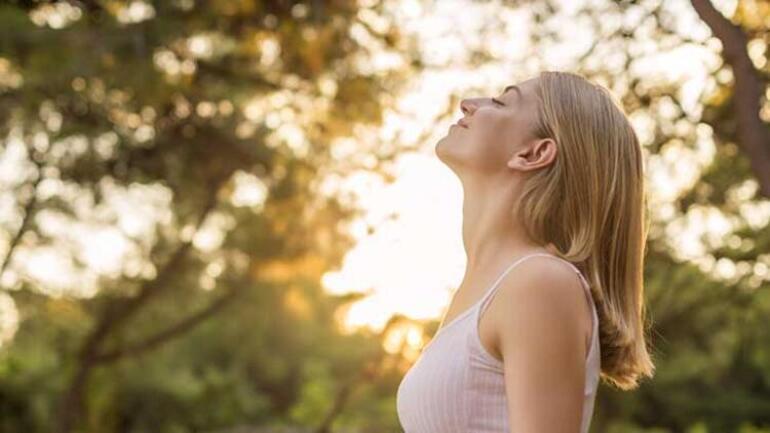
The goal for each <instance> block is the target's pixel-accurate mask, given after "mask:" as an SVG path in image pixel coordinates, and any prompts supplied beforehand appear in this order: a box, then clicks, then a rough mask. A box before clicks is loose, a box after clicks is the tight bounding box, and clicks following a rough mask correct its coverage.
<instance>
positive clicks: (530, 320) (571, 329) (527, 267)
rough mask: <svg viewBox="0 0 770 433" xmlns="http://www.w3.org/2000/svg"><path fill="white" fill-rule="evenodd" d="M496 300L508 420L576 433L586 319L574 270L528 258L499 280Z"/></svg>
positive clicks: (552, 261)
mask: <svg viewBox="0 0 770 433" xmlns="http://www.w3.org/2000/svg"><path fill="white" fill-rule="evenodd" d="M498 296H499V298H498V299H497V302H498V307H497V309H498V315H497V320H496V321H495V322H496V324H495V326H496V328H497V329H496V331H497V334H498V339H499V348H500V353H501V355H502V357H503V371H504V377H505V389H506V395H507V397H508V399H507V401H508V411H509V416H510V422H516V423H517V424H518V425H519V427H520V428H521V429H522V430H526V431H557V430H558V431H567V430H569V431H577V430H576V427H575V426H578V425H579V424H580V420H581V417H582V409H583V395H584V394H583V391H584V387H585V356H586V353H585V350H586V349H585V335H586V334H585V333H586V327H587V325H586V320H590V319H587V318H586V315H585V311H586V310H585V308H586V298H585V289H584V288H583V287H582V286H581V282H580V279H579V276H578V274H577V272H575V270H574V269H572V268H571V267H570V266H569V264H567V263H564V262H562V261H560V260H556V259H553V258H549V257H531V258H528V259H527V260H525V261H524V262H522V263H520V264H519V265H518V267H517V269H516V272H515V276H513V275H512V276H509V277H507V278H504V279H503V281H501V282H500V287H498ZM588 323H590V322H588ZM554 414H558V416H554Z"/></svg>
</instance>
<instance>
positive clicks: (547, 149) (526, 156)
mask: <svg viewBox="0 0 770 433" xmlns="http://www.w3.org/2000/svg"><path fill="white" fill-rule="evenodd" d="M549 143H550V145H549ZM552 153H553V154H554V155H555V154H556V142H555V141H554V140H553V139H552V138H540V139H537V140H535V141H533V142H532V143H530V144H529V145H528V146H527V147H525V148H524V149H522V150H520V151H517V152H515V153H514V154H513V155H512V156H511V158H510V159H509V160H508V163H507V165H508V168H519V169H525V170H526V169H535V168H539V167H542V166H544V165H548V164H550V163H551V161H552V160H553V159H554V158H553V157H552V155H551V154H552Z"/></svg>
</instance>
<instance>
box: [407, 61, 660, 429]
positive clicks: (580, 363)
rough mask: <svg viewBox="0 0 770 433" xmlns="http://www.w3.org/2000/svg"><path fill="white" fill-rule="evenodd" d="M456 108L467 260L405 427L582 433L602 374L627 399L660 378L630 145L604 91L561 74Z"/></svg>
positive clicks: (641, 206)
mask: <svg viewBox="0 0 770 433" xmlns="http://www.w3.org/2000/svg"><path fill="white" fill-rule="evenodd" d="M461 110H462V112H463V114H464V117H463V118H462V119H460V120H459V121H458V122H457V123H456V124H454V125H452V126H451V127H450V130H449V133H448V134H447V135H446V136H445V137H444V138H442V139H441V140H440V141H439V142H438V144H437V145H436V154H437V156H438V157H439V159H440V160H441V161H442V162H444V163H445V164H447V165H448V166H449V167H450V168H451V169H452V170H453V171H454V172H455V173H456V174H457V176H458V177H459V178H460V180H461V182H462V185H463V193H464V194H463V195H464V203H463V243H464V245H465V250H466V254H467V258H468V260H467V267H466V272H465V276H464V278H463V281H462V283H461V285H460V287H459V288H458V290H457V292H456V293H455V295H454V297H453V299H452V302H451V305H450V306H449V309H448V311H447V313H446V315H445V317H444V319H443V321H442V325H441V326H440V327H439V330H438V332H437V333H436V335H435V336H434V337H433V339H432V340H431V342H430V344H428V346H427V347H425V348H424V349H423V351H422V353H421V354H420V357H419V358H418V359H417V361H416V362H415V364H414V365H413V366H412V367H411V369H410V370H409V371H408V372H407V374H406V375H405V376H404V378H403V380H402V381H401V383H400V385H399V388H398V393H397V410H398V417H399V420H400V422H401V425H402V427H403V428H404V430H405V432H406V433H452V432H457V433H460V432H462V433H470V432H473V433H486V432H489V433H491V432H495V433H500V432H513V433H556V432H558V433H573V432H574V433H585V432H587V431H588V428H589V425H590V422H591V417H592V414H593V407H594V400H595V397H596V391H597V387H598V384H599V378H600V377H603V378H604V379H605V381H606V382H608V383H610V384H612V385H615V386H617V387H618V388H620V389H624V390H628V389H633V388H635V387H637V386H638V381H639V379H640V378H641V376H643V375H644V376H648V377H652V376H653V371H654V365H653V362H652V360H651V357H650V354H649V353H648V351H647V347H646V342H645V335H646V331H647V326H646V323H645V311H646V310H645V307H644V303H643V279H642V268H643V262H644V251H645V249H644V248H645V239H646V236H647V221H648V220H647V218H646V209H645V198H644V193H645V189H644V177H643V162H642V150H641V148H640V145H639V142H638V139H637V136H636V134H635V133H634V130H633V128H632V126H631V124H630V123H629V121H628V119H627V117H626V116H625V114H624V112H623V110H622V109H621V108H620V106H619V104H618V103H617V102H616V101H615V99H614V98H613V96H612V95H611V94H610V92H609V91H608V90H607V89H606V88H604V87H602V86H599V85H596V84H593V83H591V82H589V81H587V80H586V79H585V78H583V77H581V76H579V75H577V74H572V73H567V72H557V71H545V72H542V73H540V74H539V75H538V76H536V77H534V78H530V79H528V80H526V81H523V82H521V83H519V84H518V85H517V86H516V85H514V86H508V87H507V88H506V89H505V90H504V91H503V93H502V94H500V95H499V96H497V97H496V98H473V99H466V100H463V101H462V103H461ZM513 269H515V271H514V272H511V271H512V270H513ZM495 295H496V296H495Z"/></svg>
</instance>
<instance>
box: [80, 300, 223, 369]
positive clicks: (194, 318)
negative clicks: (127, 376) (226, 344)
mask: <svg viewBox="0 0 770 433" xmlns="http://www.w3.org/2000/svg"><path fill="white" fill-rule="evenodd" d="M236 293H237V290H236V289H233V290H230V292H228V293H227V294H225V295H222V296H221V297H220V298H219V299H217V300H216V301H214V302H212V303H211V304H210V305H209V306H208V307H206V308H204V309H202V310H200V311H198V312H196V313H193V314H191V315H190V316H188V317H186V318H184V319H182V320H180V321H178V322H177V323H175V324H173V325H171V326H169V327H168V328H166V329H164V330H162V331H160V332H158V333H156V334H155V335H152V336H150V337H147V338H146V339H144V340H143V341H139V342H135V343H133V344H129V345H127V346H126V347H122V348H118V349H114V350H111V351H106V352H104V353H101V354H98V355H96V356H95V358H94V363H96V364H108V363H112V362H115V361H118V360H120V359H123V358H127V357H130V356H135V355H139V354H141V353H144V352H147V351H149V350H152V349H155V348H156V347H158V346H160V345H162V344H163V343H165V342H166V341H168V340H171V339H173V338H175V337H177V336H179V335H181V334H184V333H185V332H187V331H189V330H190V329H192V328H194V327H195V326H197V325H198V324H200V323H201V322H203V321H205V320H206V319H208V318H209V317H211V316H213V315H214V314H216V313H217V312H219V311H220V310H221V309H222V308H224V307H225V306H227V305H228V304H229V303H230V302H232V300H233V299H234V298H235V295H236Z"/></svg>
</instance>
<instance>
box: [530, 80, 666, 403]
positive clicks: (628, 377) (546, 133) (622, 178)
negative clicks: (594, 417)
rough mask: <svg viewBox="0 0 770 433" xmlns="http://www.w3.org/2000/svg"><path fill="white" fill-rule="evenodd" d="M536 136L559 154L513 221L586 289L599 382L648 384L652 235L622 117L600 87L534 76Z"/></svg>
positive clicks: (639, 166)
mask: <svg viewBox="0 0 770 433" xmlns="http://www.w3.org/2000/svg"><path fill="white" fill-rule="evenodd" d="M538 78H539V80H538V86H536V94H537V97H538V98H539V101H538V104H539V108H538V117H539V118H538V120H537V123H536V125H535V128H534V131H533V133H534V135H535V136H536V137H537V138H546V137H550V138H553V139H554V141H555V142H556V146H557V149H558V156H557V157H556V159H555V161H554V163H553V164H551V165H550V166H549V167H548V168H547V169H546V170H542V171H540V172H537V173H535V174H534V175H533V176H532V177H531V178H530V179H529V180H528V181H527V183H526V185H525V186H524V190H523V194H522V196H521V199H520V202H519V203H518V206H517V212H519V214H518V216H519V217H520V218H519V221H522V223H523V224H524V226H525V230H526V231H527V233H528V234H529V236H531V238H532V239H534V240H535V241H537V242H539V243H541V244H543V245H545V244H549V243H550V244H553V245H554V246H555V247H556V249H557V250H558V254H559V255H561V256H562V257H563V258H565V259H567V260H569V261H571V262H573V263H575V264H576V265H577V266H578V267H579V268H580V269H581V271H583V273H584V275H585V276H586V279H587V280H588V281H589V284H590V286H591V293H592V294H593V298H594V302H595V304H596V307H597V308H596V309H597V312H598V315H599V339H600V346H601V355H602V356H601V364H602V371H601V377H602V378H604V380H605V381H607V382H609V383H611V384H613V385H615V386H617V387H618V388H620V389H623V390H628V389H633V388H636V387H637V386H638V381H639V379H640V376H642V375H645V376H648V377H652V376H653V374H654V373H653V372H654V369H655V366H654V365H653V362H652V360H651V357H650V354H649V353H648V351H647V346H646V336H645V334H646V333H647V332H648V327H649V324H647V323H645V320H646V307H645V304H644V284H643V283H644V282H643V267H644V254H645V243H646V239H647V232H648V229H649V218H648V214H647V206H646V197H645V183H644V173H643V158H642V151H641V146H640V144H639V140H638V138H637V136H636V133H635V131H634V129H633V127H632V126H631V124H630V122H629V121H628V119H627V117H626V114H625V112H624V110H623V108H622V107H621V106H620V104H619V103H618V102H617V101H616V99H615V98H614V97H613V95H612V94H611V93H610V91H609V90H607V89H606V88H605V87H602V86H601V85H598V84H593V83H591V82H590V81H588V80H587V79H586V78H584V77H582V76H580V75H578V74H574V73H569V72H559V71H543V72H541V73H540V74H539V76H538Z"/></svg>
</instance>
